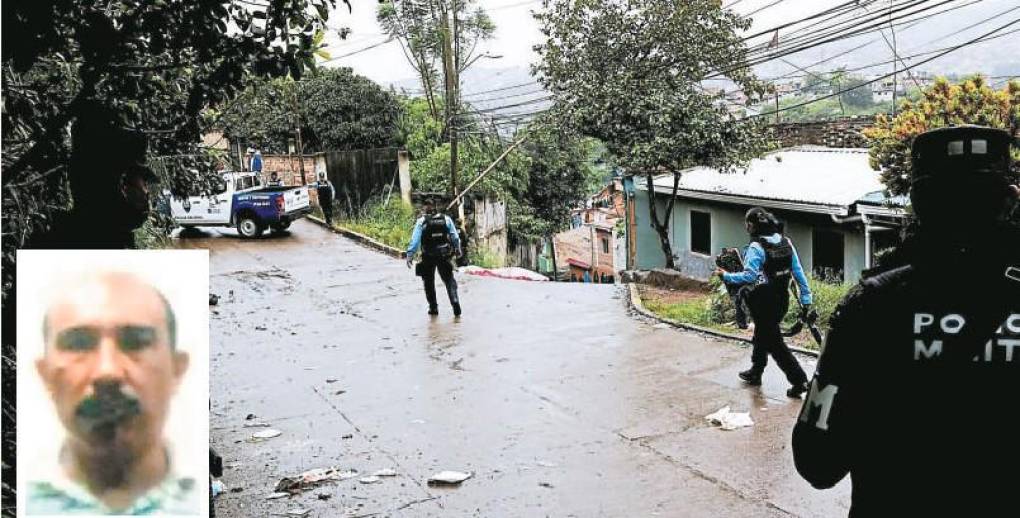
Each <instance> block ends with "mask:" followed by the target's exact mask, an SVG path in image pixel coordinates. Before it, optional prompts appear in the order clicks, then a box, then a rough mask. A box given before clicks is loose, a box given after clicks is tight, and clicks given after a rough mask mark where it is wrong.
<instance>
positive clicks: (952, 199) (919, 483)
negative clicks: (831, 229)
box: [793, 126, 1020, 516]
mask: <svg viewBox="0 0 1020 518" xmlns="http://www.w3.org/2000/svg"><path fill="white" fill-rule="evenodd" d="M1012 141H1013V138H1012V137H1011V136H1010V135H1009V133H1007V132H1005V131H1003V130H998V129H992V128H986V127H976V126H969V127H967V126H964V127H952V128H942V129H936V130H932V131H928V132H925V133H922V134H920V135H918V136H917V137H916V138H915V139H914V142H913V144H912V149H911V154H910V165H911V179H910V182H911V183H910V200H911V206H912V208H913V213H914V215H915V216H916V222H915V223H913V224H911V225H910V226H909V227H908V232H907V234H906V237H905V239H904V241H903V243H902V244H901V245H899V246H898V247H897V248H896V249H895V250H894V251H893V253H892V255H891V256H889V260H888V261H885V260H883V262H882V264H880V265H879V266H878V267H877V268H875V269H873V270H870V271H868V272H866V273H865V275H864V278H863V279H862V280H861V282H860V283H858V284H857V285H856V286H855V287H854V288H852V289H851V290H850V292H849V293H848V294H847V295H846V297H845V298H844V299H843V301H841V302H840V304H839V306H838V307H837V308H836V310H835V312H834V313H833V315H832V317H831V319H830V321H829V323H830V330H829V334H828V336H827V338H826V341H825V348H824V349H823V352H822V354H821V357H820V358H819V361H818V367H817V368H816V370H815V376H814V379H813V380H812V382H811V386H810V391H809V392H808V395H807V397H806V399H805V401H804V406H803V408H802V409H801V412H800V416H799V417H798V419H797V422H796V424H795V426H794V429H793V458H794V463H795V464H796V467H797V471H798V472H800V474H801V476H803V477H804V478H805V479H806V480H807V481H808V482H810V483H811V485H812V486H814V487H816V488H820V489H824V488H830V487H832V486H834V485H836V484H837V483H838V482H839V481H840V480H842V479H843V478H845V477H846V475H847V474H849V475H850V477H851V479H852V484H853V492H852V497H851V505H850V516H1012V515H1015V514H1016V510H1017V481H1018V478H1017V474H1016V469H1017V466H1020V448H1017V430H1018V429H1020V428H1018V427H1020V417H1018V413H1017V398H1018V397H1020V225H1017V221H1016V219H1015V218H1016V206H1017V200H1018V198H1020V193H1018V191H1020V189H1018V187H1017V183H1018V178H1017V171H1016V170H1015V169H1013V170H1012V171H1011V170H1010V145H1011V142H1012Z"/></svg>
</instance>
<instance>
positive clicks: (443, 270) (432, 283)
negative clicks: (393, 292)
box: [404, 199, 463, 316]
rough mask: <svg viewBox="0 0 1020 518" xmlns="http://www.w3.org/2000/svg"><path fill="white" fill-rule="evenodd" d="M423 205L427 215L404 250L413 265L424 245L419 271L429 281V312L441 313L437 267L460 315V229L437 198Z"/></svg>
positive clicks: (426, 294) (412, 234)
mask: <svg viewBox="0 0 1020 518" xmlns="http://www.w3.org/2000/svg"><path fill="white" fill-rule="evenodd" d="M422 208H423V209H424V215H422V216H421V217H420V218H418V220H417V221H415V223H414V231H412V232H411V243H410V244H409V245H408V247H407V252H406V253H405V254H404V256H405V257H406V258H407V267H408V268H410V267H411V265H412V264H413V263H414V255H415V253H417V251H418V248H419V247H421V262H419V263H418V266H417V270H416V273H417V274H418V275H420V276H421V280H422V281H423V282H424V283H425V298H426V300H428V304H429V315H438V314H439V305H438V303H437V302H436V270H439V277H440V278H441V279H442V280H443V284H444V285H446V293H447V295H448V296H449V297H450V306H452V307H453V314H454V316H460V313H461V311H460V299H459V298H458V297H457V279H455V278H454V277H453V263H452V262H451V261H452V259H453V258H454V257H461V256H462V255H463V250H462V249H461V244H460V235H459V234H458V233H457V227H456V226H454V224H453V220H452V219H450V217H449V216H447V215H445V214H443V213H441V212H437V211H436V209H435V202H434V201H433V200H431V199H429V200H426V201H425V203H424V204H423V207H422Z"/></svg>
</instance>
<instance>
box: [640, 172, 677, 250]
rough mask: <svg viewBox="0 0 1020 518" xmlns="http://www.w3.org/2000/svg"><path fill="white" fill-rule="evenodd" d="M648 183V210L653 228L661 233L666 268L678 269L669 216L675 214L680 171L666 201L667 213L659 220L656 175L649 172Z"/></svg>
mask: <svg viewBox="0 0 1020 518" xmlns="http://www.w3.org/2000/svg"><path fill="white" fill-rule="evenodd" d="M645 179H646V181H647V185H648V212H649V215H650V216H651V219H652V228H654V229H655V233H656V234H658V235H659V245H660V246H662V253H663V255H664V256H665V257H666V268H669V269H671V270H676V263H675V262H674V260H673V247H672V246H670V243H669V218H670V216H672V214H673V205H674V202H675V201H676V192H677V190H678V189H679V187H680V173H673V193H672V194H671V195H670V197H669V200H667V201H666V214H665V217H664V218H663V219H662V222H661V223H660V222H659V213H658V210H656V208H655V183H654V177H653V175H652V174H651V173H649V174H648V175H647V176H646V177H645Z"/></svg>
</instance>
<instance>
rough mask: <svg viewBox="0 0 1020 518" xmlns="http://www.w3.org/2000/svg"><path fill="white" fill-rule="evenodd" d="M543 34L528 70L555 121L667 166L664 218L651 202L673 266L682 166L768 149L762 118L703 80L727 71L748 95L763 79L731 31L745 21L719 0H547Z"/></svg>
mask: <svg viewBox="0 0 1020 518" xmlns="http://www.w3.org/2000/svg"><path fill="white" fill-rule="evenodd" d="M543 5H544V7H545V9H544V10H543V12H541V13H539V14H538V15H536V16H537V18H538V20H539V22H540V23H541V27H542V32H543V34H544V35H545V36H546V38H547V39H546V41H545V42H544V43H543V44H541V45H539V46H538V47H537V50H538V52H539V53H540V55H541V61H540V62H539V63H538V65H537V66H536V67H535V69H534V71H535V72H536V73H537V74H538V75H539V79H540V81H541V82H542V84H543V85H544V86H545V88H546V89H547V90H548V91H550V92H552V94H553V96H554V101H555V107H556V108H555V110H556V114H557V116H558V117H559V118H560V120H561V121H563V122H564V123H566V124H568V125H570V126H571V127H572V128H574V129H575V130H576V131H578V132H579V133H581V134H583V135H587V136H590V137H595V138H597V139H599V140H601V141H602V142H604V143H605V145H606V147H607V149H608V150H609V151H610V153H612V155H613V156H615V157H617V159H618V161H619V163H620V165H621V166H622V167H623V168H625V169H626V170H628V171H629V172H630V173H632V174H639V175H644V176H646V179H647V185H648V189H649V197H650V199H654V194H653V176H654V175H656V174H660V173H672V174H673V196H671V197H670V198H669V199H668V200H666V209H665V213H664V214H663V218H662V219H660V218H659V217H658V209H657V208H656V204H655V203H649V208H650V209H649V211H650V213H651V223H652V226H653V228H654V229H655V230H656V232H657V233H658V235H659V240H660V244H661V246H662V251H663V254H664V255H665V257H666V266H667V267H669V268H673V267H675V265H674V258H673V251H672V247H671V246H670V242H669V232H668V226H669V221H670V216H671V213H672V209H673V201H674V199H675V193H676V190H677V188H678V185H679V180H680V174H681V171H682V170H683V169H685V168H688V167H691V166H695V165H706V166H712V167H717V168H721V169H732V168H733V167H735V166H736V165H739V164H741V163H743V162H745V161H746V160H748V159H750V158H751V157H752V156H754V155H756V154H757V153H759V152H761V151H762V150H764V149H766V148H767V144H768V143H767V140H766V134H767V132H766V131H765V130H764V127H763V122H762V121H761V120H760V119H751V118H745V119H737V118H735V117H734V116H733V115H731V114H729V113H728V112H727V110H726V108H725V104H724V103H722V102H718V101H719V99H718V98H717V97H715V96H713V95H711V94H709V93H707V92H706V91H705V90H704V88H703V87H702V86H701V81H702V80H704V79H706V78H707V77H709V75H712V74H722V75H724V76H727V77H729V78H730V79H731V80H733V81H734V82H735V83H737V85H738V86H739V87H740V88H742V89H743V91H744V92H748V94H749V95H751V96H755V95H757V96H761V95H762V94H763V93H764V88H763V86H762V85H761V84H760V83H759V82H758V81H756V80H755V79H754V78H753V76H752V74H751V72H750V69H749V68H748V67H747V66H746V63H747V59H746V57H747V51H746V48H745V46H744V43H743V41H742V40H741V39H740V37H739V36H738V35H737V31H739V30H743V29H746V28H748V26H749V25H750V23H751V21H750V20H748V19H744V18H741V17H740V16H738V15H736V14H734V13H732V12H730V11H727V10H723V9H721V8H720V6H719V2H718V1H716V0H685V1H681V0H630V1H627V2H617V1H613V2H604V1H602V0H545V2H544V4H543Z"/></svg>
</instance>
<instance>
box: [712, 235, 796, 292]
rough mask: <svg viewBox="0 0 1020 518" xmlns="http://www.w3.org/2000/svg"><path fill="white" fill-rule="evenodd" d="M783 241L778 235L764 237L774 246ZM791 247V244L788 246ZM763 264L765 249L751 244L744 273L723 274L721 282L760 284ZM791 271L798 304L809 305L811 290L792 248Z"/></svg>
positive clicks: (763, 278)
mask: <svg viewBox="0 0 1020 518" xmlns="http://www.w3.org/2000/svg"><path fill="white" fill-rule="evenodd" d="M782 239H783V237H782V236H780V235H779V234H772V235H771V236H765V241H768V242H769V243H772V244H774V245H777V244H779V242H780V241H781V240H782ZM790 246H791V247H792V246H793V245H792V244H791V245H790ZM764 264H765V249H764V248H762V247H761V245H760V244H759V243H756V242H754V243H751V244H750V246H748V247H747V251H746V252H745V253H744V271H742V272H734V273H729V272H727V273H724V274H723V277H722V279H723V282H725V283H726V284H755V285H757V284H762V283H764V282H765V271H764V270H762V266H763V265H764ZM791 269H792V271H793V279H794V280H796V281H797V286H798V287H799V288H800V303H801V304H811V300H812V299H811V288H810V287H809V286H808V281H807V276H806V275H804V268H803V267H802V266H801V264H800V257H798V256H797V249H796V248H793V258H792V265H791Z"/></svg>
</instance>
